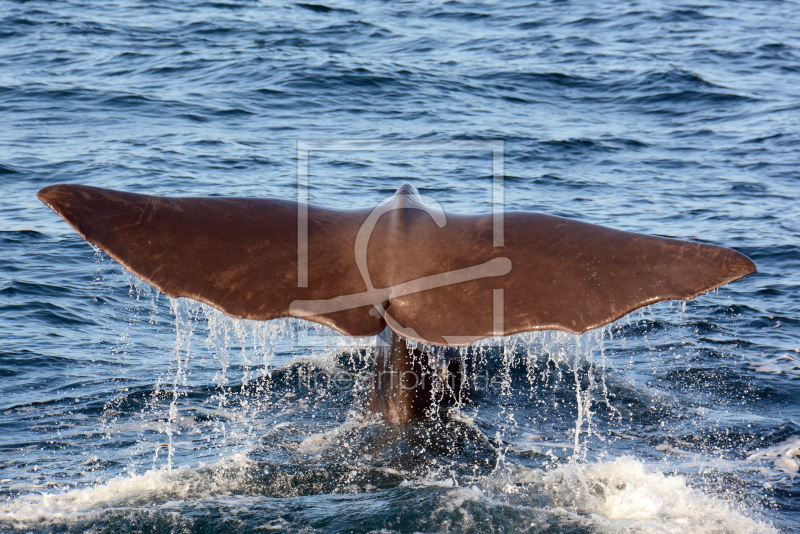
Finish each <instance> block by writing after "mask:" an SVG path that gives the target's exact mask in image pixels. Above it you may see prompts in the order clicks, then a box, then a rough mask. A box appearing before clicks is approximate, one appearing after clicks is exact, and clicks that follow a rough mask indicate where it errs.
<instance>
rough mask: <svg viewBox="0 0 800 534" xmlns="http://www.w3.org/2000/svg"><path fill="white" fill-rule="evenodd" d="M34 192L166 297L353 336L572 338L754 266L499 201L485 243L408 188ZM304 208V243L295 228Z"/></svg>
mask: <svg viewBox="0 0 800 534" xmlns="http://www.w3.org/2000/svg"><path fill="white" fill-rule="evenodd" d="M38 196H39V198H40V199H41V200H42V201H43V202H44V203H45V204H47V205H48V206H50V207H51V208H52V209H53V210H54V211H55V212H56V213H57V214H58V215H60V216H61V217H62V218H63V219H64V220H66V221H67V222H68V223H69V224H70V225H72V227H73V228H75V230H77V231H78V233H79V234H80V235H81V236H82V237H83V238H84V239H86V240H87V241H90V242H92V243H94V244H95V245H97V246H98V247H100V248H101V249H102V250H103V251H105V252H106V253H108V254H109V255H110V256H111V257H112V258H114V259H115V260H117V261H118V262H119V263H121V264H122V265H123V266H125V267H126V268H127V269H128V270H130V271H131V272H132V273H134V274H135V275H137V276H139V277H140V278H142V279H143V280H145V281H147V282H149V283H150V284H152V285H153V286H155V287H156V288H158V289H159V290H160V291H162V292H163V293H165V294H166V295H169V296H171V297H189V298H192V299H195V300H198V301H201V302H204V303H207V304H210V305H211V306H214V307H216V308H218V309H220V310H221V311H223V312H224V313H226V314H228V315H231V316H233V317H238V318H247V319H258V320H266V319H273V318H277V317H286V316H296V317H304V318H306V319H309V320H312V321H316V322H318V323H321V324H324V325H326V326H329V327H331V328H334V329H335V330H338V331H339V332H342V333H344V334H347V335H350V336H368V335H375V334H378V333H379V332H381V331H382V330H383V329H384V327H385V326H386V325H387V324H388V326H389V327H390V328H391V329H392V330H394V331H395V332H397V333H398V334H400V335H401V336H402V337H404V338H407V339H411V340H417V341H424V342H427V343H431V344H436V345H464V344H467V343H470V342H471V341H475V340H477V339H481V338H484V337H488V336H496V335H498V336H499V335H508V334H514V333H517V332H522V331H526V330H542V329H557V330H564V331H567V332H572V333H575V334H578V333H581V332H584V331H586V330H588V329H591V328H596V327H599V326H601V325H604V324H606V323H609V322H611V321H614V320H615V319H618V318H619V317H622V316H623V315H625V314H627V313H629V312H631V311H632V310H635V309H636V308H639V307H641V306H645V305H648V304H652V303H654V302H658V301H662V300H671V299H680V300H687V299H691V298H693V297H696V296H697V295H700V294H702V293H705V292H707V291H709V290H712V289H714V288H717V287H719V286H722V285H724V284H727V283H729V282H732V281H734V280H736V279H738V278H742V277H743V276H747V275H748V274H751V273H753V272H755V270H756V267H755V264H754V263H753V262H752V261H751V260H750V259H749V258H747V257H746V256H745V255H743V254H741V253H739V252H736V251H734V250H731V249H728V248H723V247H719V246H713V245H707V244H703V243H696V242H690V241H681V240H677V239H668V238H664V237H654V236H649V235H642V234H636V233H631V232H624V231H620V230H613V229H610V228H605V227H602V226H597V225H593V224H587V223H583V222H578V221H573V220H569V219H564V218H561V217H555V216H551V215H544V214H539V213H517V212H508V213H505V214H504V220H503V226H504V232H503V245H502V246H494V244H495V242H494V241H493V219H492V215H491V214H489V215H455V214H445V213H444V212H443V211H442V210H441V208H439V207H438V205H437V204H436V203H435V202H433V201H431V200H429V199H425V198H423V197H421V196H420V195H419V194H418V193H417V192H416V190H415V189H414V188H413V187H411V186H403V187H401V188H400V189H399V190H398V192H397V193H395V194H394V195H393V196H392V197H391V198H390V199H388V200H387V201H384V202H383V203H382V204H381V205H380V206H378V207H377V208H375V209H358V210H349V211H342V210H333V209H325V208H320V207H316V206H311V205H309V206H307V207H306V206H302V205H301V206H300V210H298V204H297V203H296V202H291V201H284V200H274V199H267V198H222V197H208V198H195V197H176V198H172V197H158V196H150V195H141V194H135V193H126V192H121V191H114V190H109V189H100V188H97V187H90V186H84V185H70V184H62V185H53V186H49V187H45V188H44V189H42V190H41V191H39V194H38ZM306 209H307V213H308V217H307V221H308V222H307V228H308V230H307V235H308V237H307V246H306V245H305V243H306V242H305V241H304V238H303V237H302V236H301V234H299V233H298V214H300V215H301V216H302V215H303V214H304V213H305V210H306ZM298 212H299V213H298ZM299 245H302V246H305V247H306V248H305V250H307V260H306V259H305V256H303V254H302V252H301V253H299V252H298V246H299ZM301 248H302V247H301ZM298 257H300V258H301V260H300V261H301V263H300V264H299V263H298V261H299V260H298ZM305 262H307V270H306V271H305V273H307V283H306V280H304V279H303V276H304V275H302V274H299V272H301V271H302V270H303V268H304V264H305ZM304 284H305V285H307V287H299V286H301V285H304Z"/></svg>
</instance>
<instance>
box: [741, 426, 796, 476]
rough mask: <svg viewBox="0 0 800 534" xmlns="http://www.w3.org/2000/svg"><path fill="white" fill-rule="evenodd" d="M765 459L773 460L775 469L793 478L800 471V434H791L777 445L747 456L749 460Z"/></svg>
mask: <svg viewBox="0 0 800 534" xmlns="http://www.w3.org/2000/svg"><path fill="white" fill-rule="evenodd" d="M763 460H772V465H773V466H774V467H775V469H777V470H778V471H780V472H781V473H786V474H789V476H790V477H791V478H792V480H793V479H794V478H795V477H796V476H798V475H797V473H798V471H800V436H791V437H790V438H788V439H786V440H784V441H782V442H780V443H778V444H776V445H772V446H770V447H765V448H763V449H758V450H755V451H753V452H751V453H750V454H749V455H748V456H747V461H748V462H758V461H763Z"/></svg>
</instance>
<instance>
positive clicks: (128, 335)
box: [0, 0, 800, 534]
mask: <svg viewBox="0 0 800 534" xmlns="http://www.w3.org/2000/svg"><path fill="white" fill-rule="evenodd" d="M311 1H313V2H318V1H322V0H311ZM799 9H800V4H798V2H796V1H779V0H759V1H745V0H743V1H730V0H704V1H703V2H697V1H685V2H667V1H646V0H644V1H631V2H611V1H603V0H587V1H585V2H570V1H567V0H553V1H541V2H538V1H530V0H525V1H516V0H512V1H508V2H502V3H501V2H466V1H465V2H461V1H455V0H450V1H417V0H408V1H402V2H385V1H364V2H356V1H349V0H336V1H327V0H325V3H324V4H321V3H305V2H295V3H291V2H289V3H279V2H271V1H257V0H224V1H212V2H187V1H183V0H148V1H132V0H116V1H109V0H101V1H96V2H89V1H87V0H64V1H60V2H52V1H46V0H30V1H22V0H19V1H17V0H2V1H1V2H0V119H1V121H0V124H2V126H1V127H0V195H1V196H2V200H0V377H2V379H0V429H2V432H0V532H35V533H39V532H41V533H45V532H47V533H49V532H63V533H67V532H69V533H72V532H75V533H83V532H92V533H104V532H115V533H120V532H125V533H129V532H131V533H133V532H141V533H201V532H202V533H227V532H236V533H250V532H253V533H255V532H297V533H300V532H302V533H344V532H348V533H368V532H374V533H378V532H379V533H395V532H402V533H406V532H408V533H412V532H424V533H442V532H459V533H462V532H463V533H469V532H476V533H486V532H497V533H500V532H528V533H586V534H588V533H605V532H608V533H612V532H613V533H631V534H633V533H637V534H638V533H718V534H722V533H735V534H740V533H773V532H783V533H791V532H798V531H800V474H799V471H800V300H799V299H798V290H800V203H798V191H800V151H798V150H797V148H798V146H800V129H799V128H798V124H800V18H798V16H797V13H798V10H799ZM342 142H350V146H351V147H352V146H356V147H357V148H358V149H355V150H340V149H338V148H337V147H339V148H341V146H343V145H342ZM353 142H354V143H353ZM364 142H369V143H364ZM403 142H408V143H413V144H410V145H408V144H407V145H403V144H402V143H403ZM358 143H362V144H361V145H359V144H358ZM426 143H429V145H428V146H427V148H426ZM459 143H460V144H459ZM309 146H310V147H312V148H313V149H312V150H310V151H307V152H303V148H302V147H309ZM464 146H468V147H469V148H468V149H463V147H464ZM404 147H405V148H404ZM459 147H461V148H462V149H459ZM487 147H488V148H487ZM491 147H495V148H491ZM496 147H501V148H500V149H496ZM303 169H306V170H303ZM306 171H307V183H308V199H309V201H310V202H311V203H313V204H316V205H320V206H326V207H333V208H342V209H354V208H369V207H373V206H375V205H376V204H377V203H379V202H381V201H382V200H383V199H385V198H387V197H388V196H390V195H391V194H392V193H393V192H394V191H395V190H396V189H397V188H398V187H399V186H400V185H401V184H403V183H406V182H408V183H411V184H413V185H414V186H416V187H417V188H419V190H420V192H421V193H422V194H424V195H427V196H430V197H432V198H435V199H436V200H437V201H438V202H440V203H441V205H442V206H443V207H444V209H445V210H446V211H447V212H450V213H489V212H491V211H492V209H493V204H492V202H493V196H492V195H493V191H495V190H493V187H495V186H496V185H497V182H496V177H497V175H498V173H500V174H501V175H502V178H503V180H502V191H503V196H502V198H503V200H504V209H505V210H506V211H536V212H542V213H548V214H552V215H559V216H563V217H568V218H571V219H575V220H580V221H585V222H589V223H595V224H600V225H604V226H609V227H612V228H617V229H621V230H628V231H633V232H639V233H645V234H653V235H660V236H667V237H674V238H679V239H687V240H693V241H700V242H704V243H711V244H715V245H721V246H726V247H731V248H734V249H736V250H738V251H741V252H743V253H745V254H747V255H748V256H749V257H751V258H752V259H753V260H754V261H755V262H756V264H757V266H758V272H757V273H756V274H754V275H751V276H749V277H747V278H745V279H743V280H740V281H737V282H734V283H732V284H730V285H728V286H725V287H722V288H720V289H718V290H715V291H712V292H711V293H708V294H706V295H702V296H700V297H697V298H695V299H693V300H691V301H689V302H686V303H682V302H664V303H659V304H655V305H652V306H649V307H646V308H643V309H640V310H638V311H636V312H634V313H632V314H630V315H628V316H626V317H624V318H622V319H620V320H618V321H616V322H614V323H612V324H610V325H608V326H605V327H602V328H599V329H596V330H592V331H589V332H587V333H585V334H583V335H581V336H575V335H572V334H567V333H563V332H538V333H528V334H521V335H517V336H513V337H510V338H507V339H506V340H505V343H504V344H503V345H500V346H498V345H497V344H491V343H483V344H481V343H478V344H477V345H476V346H474V347H472V348H471V349H469V350H466V351H465V358H467V359H468V360H469V364H470V366H471V367H470V368H471V369H473V372H474V373H475V375H474V377H473V378H475V380H477V379H481V380H483V383H484V384H486V387H484V388H482V389H480V390H479V391H476V393H475V395H474V396H473V398H472V401H471V402H470V403H469V404H467V405H465V406H463V407H462V408H461V409H459V410H453V411H451V412H450V414H449V415H448V416H447V417H444V418H442V419H437V420H428V421H419V422H415V423H413V424H410V425H407V426H399V427H393V426H388V425H385V424H383V423H381V422H380V421H377V420H375V419H374V418H372V417H370V416H369V415H368V414H366V412H365V410H364V407H363V405H364V400H365V396H366V389H367V385H368V384H367V382H368V379H369V370H370V366H371V363H372V356H373V351H374V343H375V342H374V339H372V338H364V339H361V338H359V339H351V338H346V337H344V336H342V335H340V334H337V333H336V332H334V331H332V330H329V329H326V328H325V327H322V326H318V325H314V324H310V323H306V322H303V321H300V320H292V319H280V320H275V321H270V322H255V321H244V320H235V319H231V318H229V317H226V316H224V315H222V314H221V313H219V312H217V311H216V310H214V309H211V308H209V307H207V306H202V305H199V304H197V303H195V302H193V301H190V300H186V299H178V300H172V299H170V298H168V297H166V296H164V295H161V294H159V293H158V292H157V291H155V290H154V289H152V288H151V287H150V286H148V285H147V284H145V283H143V282H141V281H139V280H138V279H136V278H135V277H134V276H133V275H130V274H129V273H127V272H125V271H124V269H122V268H121V267H120V266H119V265H118V264H116V263H115V262H114V261H112V260H111V259H109V258H108V257H107V256H106V255H104V254H103V253H101V252H100V251H98V250H95V249H93V248H92V246H90V245H89V244H88V243H86V242H85V241H83V240H82V239H81V238H80V237H79V236H78V235H77V234H76V233H75V232H74V231H73V230H72V229H71V228H70V227H69V226H68V225H67V224H65V223H64V222H63V221H62V220H61V219H60V218H59V217H58V216H56V215H55V214H54V213H52V212H51V211H50V210H49V209H48V208H47V207H46V206H44V205H43V204H42V203H41V202H39V201H38V200H37V198H36V192H37V191H38V190H39V189H40V188H42V187H44V186H47V185H50V184H55V183H64V182H68V183H80V184H87V185H94V186H99V187H107V188H113V189H120V190H125V191H131V192H138V193H147V194H156V195H168V196H226V197H227V196H256V197H262V196H263V197H272V198H281V199H287V200H294V199H296V198H297V195H298V180H301V181H302V180H306V175H305V174H304V173H306ZM494 198H495V199H496V197H494ZM208 253H209V254H210V255H211V254H214V251H213V250H209V252H208ZM409 261H415V258H413V257H409ZM535 305H536V303H535V302H532V303H531V306H535ZM341 377H346V380H338V378H341ZM342 383H346V384H347V387H343V386H342Z"/></svg>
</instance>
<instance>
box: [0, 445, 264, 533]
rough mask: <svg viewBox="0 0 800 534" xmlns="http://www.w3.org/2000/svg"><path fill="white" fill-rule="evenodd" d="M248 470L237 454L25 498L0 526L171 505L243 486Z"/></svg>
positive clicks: (2, 511) (1, 508) (1, 512)
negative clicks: (212, 461)
mask: <svg viewBox="0 0 800 534" xmlns="http://www.w3.org/2000/svg"><path fill="white" fill-rule="evenodd" d="M251 464H252V462H251V461H250V460H248V459H247V458H246V457H245V456H244V455H241V454H235V455H233V456H229V457H227V458H225V459H224V460H222V461H220V462H218V463H216V464H213V465H211V466H207V467H205V468H203V467H201V468H200V469H189V468H181V469H173V470H168V469H159V470H150V471H147V472H146V473H144V474H142V475H134V476H119V477H116V478H114V479H112V480H110V481H108V482H106V483H104V484H98V485H96V486H91V487H88V488H81V489H75V490H71V491H66V492H61V493H39V494H31V495H24V496H22V497H19V498H17V499H15V500H13V501H10V502H7V503H3V504H2V505H0V524H12V525H14V526H15V527H16V528H25V527H26V526H27V525H31V524H36V523H39V524H41V523H54V522H58V523H63V522H69V521H72V520H79V519H81V518H83V517H85V515H86V514H88V513H91V512H93V511H97V510H103V509H108V508H112V507H113V508H119V507H129V506H142V505H148V504H151V503H154V502H159V503H169V502H175V501H181V500H185V499H196V498H200V497H205V496H209V495H217V494H221V493H225V492H229V491H231V490H233V489H235V488H236V487H239V486H241V484H242V478H243V477H244V474H245V471H246V470H247V468H248V467H249V466H250V465H251Z"/></svg>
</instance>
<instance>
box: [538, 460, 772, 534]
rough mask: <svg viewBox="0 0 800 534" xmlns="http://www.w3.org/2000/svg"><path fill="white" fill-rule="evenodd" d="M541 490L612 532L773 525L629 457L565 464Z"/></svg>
mask: <svg viewBox="0 0 800 534" xmlns="http://www.w3.org/2000/svg"><path fill="white" fill-rule="evenodd" d="M544 485H545V487H546V488H547V489H548V490H549V491H550V492H551V493H552V496H553V499H554V504H555V505H556V506H558V507H561V508H563V509H564V510H571V511H572V512H573V513H576V514H578V515H580V516H583V517H588V518H590V519H591V522H592V523H593V524H594V525H595V527H597V528H599V529H600V530H602V531H605V532H614V533H631V534H633V533H637V534H639V533H641V534H662V533H664V534H666V533H670V534H672V533H675V534H677V533H687V534H688V533H691V534H724V533H735V534H762V533H763V534H767V533H770V534H771V533H777V532H778V531H777V530H776V529H775V528H773V527H772V526H770V525H768V524H766V523H763V522H760V521H757V520H754V519H752V518H750V517H748V516H747V515H745V514H744V513H743V512H742V511H741V510H739V509H738V508H739V506H737V504H736V503H732V502H728V501H725V500H722V499H720V498H717V497H714V496H711V495H707V494H705V493H703V492H701V491H700V490H697V489H694V488H692V487H690V486H689V485H688V484H687V483H686V480H685V479H684V478H683V477H681V476H668V475H665V474H663V473H661V472H660V471H658V470H655V469H652V468H647V467H646V466H645V464H643V463H642V462H640V461H639V460H636V459H635V458H631V457H622V458H619V459H617V460H614V461H611V462H600V463H594V464H577V463H570V464H567V465H564V466H562V467H559V468H557V469H554V470H552V471H549V472H547V473H546V474H545V476H544Z"/></svg>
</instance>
